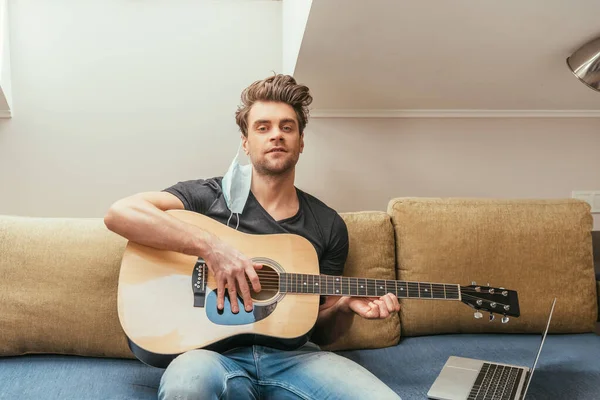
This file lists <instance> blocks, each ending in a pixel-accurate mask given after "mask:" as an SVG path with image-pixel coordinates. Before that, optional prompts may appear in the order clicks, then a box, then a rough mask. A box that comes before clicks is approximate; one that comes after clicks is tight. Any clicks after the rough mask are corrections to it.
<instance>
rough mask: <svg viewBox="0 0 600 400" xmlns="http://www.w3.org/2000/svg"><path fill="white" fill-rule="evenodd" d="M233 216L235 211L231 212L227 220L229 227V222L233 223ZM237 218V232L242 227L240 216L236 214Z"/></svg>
mask: <svg viewBox="0 0 600 400" xmlns="http://www.w3.org/2000/svg"><path fill="white" fill-rule="evenodd" d="M232 216H233V211H230V212H229V218H228V219H227V226H229V221H231V217H232ZM235 216H236V217H237V223H236V225H235V230H236V231H237V230H238V228H239V227H240V214H238V213H235Z"/></svg>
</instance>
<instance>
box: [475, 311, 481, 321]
mask: <svg viewBox="0 0 600 400" xmlns="http://www.w3.org/2000/svg"><path fill="white" fill-rule="evenodd" d="M474 316H475V319H479V318H482V317H483V314H482V313H480V312H479V311H475V314H474Z"/></svg>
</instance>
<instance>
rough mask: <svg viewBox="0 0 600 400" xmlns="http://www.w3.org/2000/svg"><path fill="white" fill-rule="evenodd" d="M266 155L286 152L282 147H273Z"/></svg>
mask: <svg viewBox="0 0 600 400" xmlns="http://www.w3.org/2000/svg"><path fill="white" fill-rule="evenodd" d="M267 153H286V150H285V149H284V148H283V147H274V148H272V149H271V150H269V151H268V152H267Z"/></svg>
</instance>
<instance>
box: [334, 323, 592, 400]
mask: <svg viewBox="0 0 600 400" xmlns="http://www.w3.org/2000/svg"><path fill="white" fill-rule="evenodd" d="M541 341H542V335H541V334H539V335H532V334H452V335H436V336H422V337H411V338H404V339H403V340H401V343H400V344H399V345H398V346H395V347H391V348H386V349H377V350H361V351H349V352H340V354H342V355H344V356H346V357H348V358H350V359H352V360H354V361H356V362H358V363H359V364H361V365H363V366H364V367H366V368H367V369H369V370H370V371H371V372H373V373H374V374H375V375H376V376H378V377H379V379H381V380H382V381H384V382H385V383H386V384H387V385H388V386H390V387H391V388H392V389H394V391H396V392H397V393H398V394H399V395H400V396H401V397H402V399H403V400H407V399H426V398H427V392H428V391H429V388H430V387H431V385H432V384H433V382H434V381H435V379H436V378H437V376H438V374H439V372H440V371H441V369H442V367H443V366H444V364H445V363H446V360H447V359H448V357H449V356H451V355H453V356H460V357H468V358H475V359H480V360H486V361H491V362H499V363H507V364H514V365H520V366H525V367H532V365H533V363H534V360H535V357H536V354H537V351H538V349H539V346H540V344H541ZM530 399H570V400H575V399H600V336H598V335H595V334H593V333H589V334H588V333H586V334H569V335H548V336H547V337H546V340H545V342H544V347H543V349H542V353H541V354H540V358H539V360H538V363H537V366H536V369H535V371H534V374H533V377H532V379H531V385H530V387H529V391H528V393H527V400H530Z"/></svg>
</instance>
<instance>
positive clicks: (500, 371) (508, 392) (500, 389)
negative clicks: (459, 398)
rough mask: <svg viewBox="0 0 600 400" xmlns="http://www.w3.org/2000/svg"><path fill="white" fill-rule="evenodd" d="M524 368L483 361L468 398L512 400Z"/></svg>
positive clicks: (476, 399) (472, 399) (469, 399)
mask: <svg viewBox="0 0 600 400" xmlns="http://www.w3.org/2000/svg"><path fill="white" fill-rule="evenodd" d="M522 374H523V368H515V367H508V366H505V365H498V364H490V363H483V367H481V371H479V375H477V379H476V380H475V384H474V385H473V388H472V389H471V393H469V397H467V400H504V399H507V400H512V399H514V398H515V395H516V394H517V393H516V392H517V387H518V386H519V380H520V379H521V375H522Z"/></svg>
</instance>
